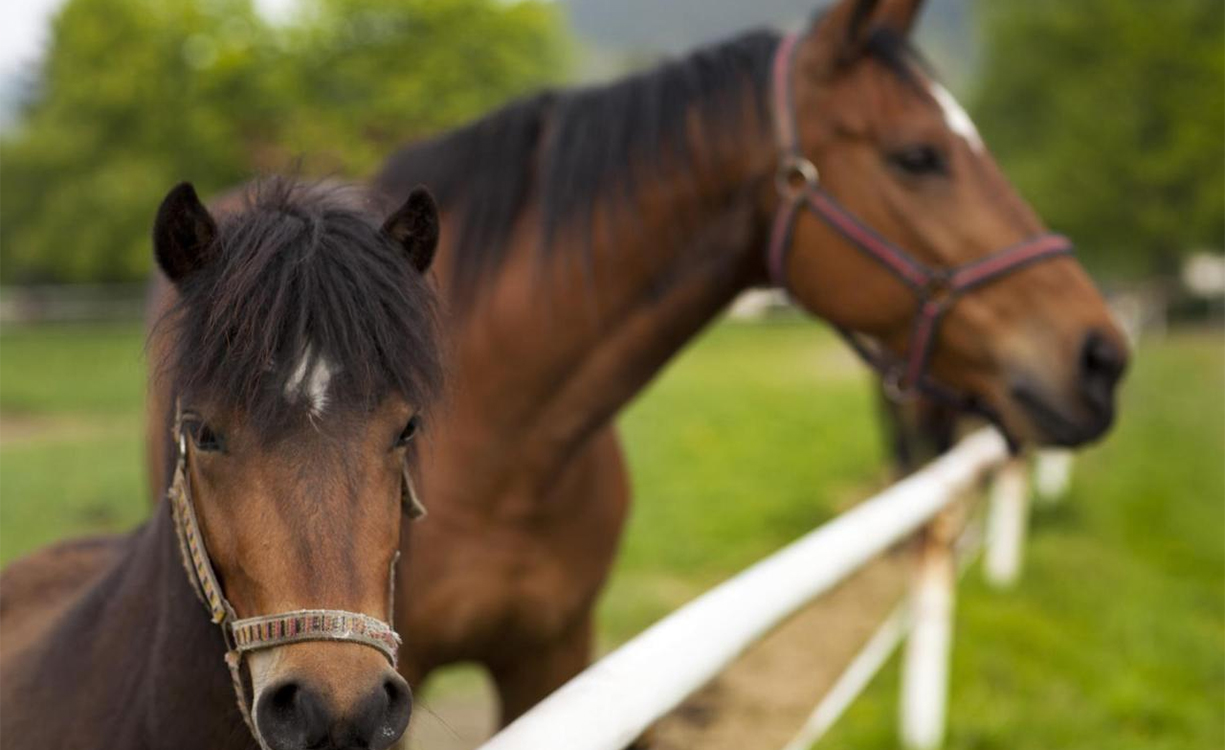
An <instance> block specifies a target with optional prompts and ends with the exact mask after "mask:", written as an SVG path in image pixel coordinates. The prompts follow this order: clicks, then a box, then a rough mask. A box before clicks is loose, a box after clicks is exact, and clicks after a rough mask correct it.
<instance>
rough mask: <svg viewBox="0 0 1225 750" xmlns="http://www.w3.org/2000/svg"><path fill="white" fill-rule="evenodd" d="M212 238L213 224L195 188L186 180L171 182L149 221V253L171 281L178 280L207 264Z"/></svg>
mask: <svg viewBox="0 0 1225 750" xmlns="http://www.w3.org/2000/svg"><path fill="white" fill-rule="evenodd" d="M215 239H217V224H216V223H215V222H214V221H213V217H212V216H211V215H209V213H208V209H207V208H205V207H204V205H203V204H202V203H200V198H199V197H198V196H197V195H196V189H195V188H194V187H192V186H191V183H190V182H181V183H179V184H178V185H175V186H174V188H173V189H171V191H170V192H169V193H167V194H166V197H165V199H163V200H162V205H161V207H160V208H158V209H157V219H156V220H154V222H153V252H154V254H155V255H156V256H157V264H158V265H159V266H161V268H162V271H164V272H165V273H166V275H167V276H168V277H170V280H171V281H173V282H175V283H178V282H179V281H182V280H183V279H185V278H186V277H187V276H189V275H191V274H192V273H193V272H195V271H198V270H200V269H201V268H203V267H204V266H205V265H207V264H208V261H209V260H210V258H211V251H212V244H213V241H214V240H215Z"/></svg>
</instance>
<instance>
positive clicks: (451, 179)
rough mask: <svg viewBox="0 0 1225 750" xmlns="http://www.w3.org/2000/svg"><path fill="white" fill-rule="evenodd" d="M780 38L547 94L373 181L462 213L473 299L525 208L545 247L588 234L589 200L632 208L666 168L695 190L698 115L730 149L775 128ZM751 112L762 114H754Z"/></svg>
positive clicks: (464, 260)
mask: <svg viewBox="0 0 1225 750" xmlns="http://www.w3.org/2000/svg"><path fill="white" fill-rule="evenodd" d="M778 42H779V36H778V34H776V33H774V32H769V31H754V32H751V33H748V34H745V35H743V36H741V37H738V38H736V39H733V40H731V41H728V42H724V43H721V44H716V45H713V46H710V47H704V48H701V49H698V50H696V51H694V52H692V53H690V54H689V55H688V56H686V57H685V58H683V59H680V60H676V61H669V62H665V63H663V64H662V65H660V66H659V67H657V68H656V69H654V70H652V71H649V72H646V73H641V74H638V75H633V76H630V77H628V78H624V79H621V80H618V81H615V82H613V83H610V84H607V85H603V86H595V87H590V88H580V89H572V90H565V91H548V92H545V93H542V94H539V95H537V96H535V97H532V98H529V99H524V100H520V101H517V102H514V103H512V104H510V105H509V106H507V107H505V108H503V109H501V110H499V111H498V112H495V113H493V114H492V115H489V116H487V117H485V118H483V119H481V120H479V121H477V122H475V123H473V124H471V125H467V126H465V127H462V128H460V129H458V130H455V131H452V132H450V133H447V134H444V135H442V136H440V137H438V138H436V139H434V140H431V141H427V142H424V143H420V144H413V145H410V146H407V147H405V148H403V149H401V150H400V151H398V152H397V153H396V154H394V155H393V156H392V157H391V158H390V159H389V160H388V162H387V163H386V164H385V166H384V168H383V171H382V173H381V174H380V175H379V176H378V177H377V178H376V181H375V184H376V185H377V186H378V187H379V188H380V189H381V190H383V191H385V192H386V193H387V194H388V195H392V196H395V197H397V198H403V197H404V196H406V195H408V191H409V190H410V189H411V188H412V187H413V186H414V185H416V184H418V183H424V184H426V185H427V186H428V187H429V188H430V190H431V191H432V192H433V193H434V196H435V197H436V198H437V199H438V201H439V204H440V205H441V207H442V209H443V210H444V211H455V210H458V211H459V212H460V213H462V216H463V218H462V220H461V221H459V222H456V223H455V224H454V225H453V226H455V227H457V231H458V236H457V237H455V239H454V246H455V252H456V253H457V256H456V257H457V259H458V260H457V262H456V264H455V274H454V282H455V289H454V291H455V292H456V293H457V295H458V296H460V297H461V298H462V297H463V296H464V295H468V294H471V292H472V291H473V290H474V288H475V287H476V286H477V285H478V284H479V282H481V281H482V280H483V279H485V278H487V277H488V276H490V275H492V274H493V273H495V272H496V271H497V269H498V268H499V266H500V265H501V263H502V261H503V259H504V258H505V256H506V253H507V252H508V250H509V247H508V244H509V243H508V242H507V239H508V237H509V236H510V234H511V232H512V231H513V228H514V224H515V221H516V220H517V219H518V218H519V215H520V213H521V212H522V211H523V209H524V208H525V207H526V206H528V205H529V204H531V203H532V201H533V198H535V199H536V201H537V202H538V203H539V207H540V211H541V216H540V221H541V227H542V237H543V246H544V249H545V250H546V251H548V250H550V249H552V248H553V246H554V245H555V243H554V240H555V239H556V237H557V235H558V234H559V232H560V231H561V230H562V229H570V230H573V231H575V232H576V233H578V234H576V236H580V235H585V233H586V229H587V227H588V224H589V221H590V219H591V212H592V208H593V206H595V205H596V203H597V202H599V201H600V200H601V199H612V200H614V201H616V204H617V205H618V207H620V208H626V207H629V206H630V205H631V201H632V198H633V194H634V190H635V186H636V185H637V184H639V183H648V182H650V181H651V180H653V179H656V178H658V177H660V176H662V175H664V174H668V175H673V176H675V175H684V176H686V177H687V178H688V180H689V181H690V184H689V185H688V189H691V190H694V191H695V192H696V191H697V189H698V187H699V186H698V181H699V180H700V178H701V170H700V169H698V168H697V167H699V164H698V163H697V159H698V158H699V157H700V156H704V154H696V153H695V152H694V150H693V148H692V146H691V144H690V137H691V135H692V132H691V131H690V127H691V125H692V123H691V121H690V119H689V118H690V116H691V115H693V114H694V113H696V114H697V118H698V122H699V126H700V127H701V128H702V130H703V131H705V132H704V133H703V135H704V140H705V141H706V146H705V147H706V148H715V149H719V148H723V149H734V148H737V147H738V145H739V144H741V143H743V141H744V140H745V139H746V138H748V137H754V136H757V135H758V134H759V132H752V133H750V132H745V131H746V129H749V128H752V129H759V128H761V127H765V126H766V123H768V112H767V109H768V100H769V86H768V81H769V75H770V62H771V60H772V58H773V55H774V50H775V49H776V48H777V46H778ZM746 104H747V105H749V107H748V108H747V109H748V111H749V112H750V113H751V114H754V115H756V116H755V117H753V118H751V119H746V118H745V117H743V116H738V115H742V114H743V113H745V111H746Z"/></svg>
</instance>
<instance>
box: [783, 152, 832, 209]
mask: <svg viewBox="0 0 1225 750" xmlns="http://www.w3.org/2000/svg"><path fill="white" fill-rule="evenodd" d="M820 182H821V174H820V173H819V172H818V171H817V165H815V164H813V163H812V161H810V160H809V159H807V158H805V157H804V156H803V155H801V154H791V155H788V156H784V157H783V158H782V161H781V162H780V163H779V165H778V172H777V173H776V174H775V175H774V187H775V188H776V189H777V190H778V193H779V195H781V196H783V197H785V198H790V199H795V198H796V197H797V196H798V195H800V194H801V193H803V192H804V191H805V190H808V189H809V188H814V187H816V186H817V184H818V183H820Z"/></svg>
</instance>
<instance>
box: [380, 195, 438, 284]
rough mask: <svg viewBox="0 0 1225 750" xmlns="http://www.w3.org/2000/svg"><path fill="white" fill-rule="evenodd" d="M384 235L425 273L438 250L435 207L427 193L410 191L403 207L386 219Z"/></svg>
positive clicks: (432, 199)
mask: <svg viewBox="0 0 1225 750" xmlns="http://www.w3.org/2000/svg"><path fill="white" fill-rule="evenodd" d="M383 231H384V232H385V233H386V234H387V236H389V237H391V238H392V239H393V240H395V241H396V242H397V243H399V244H400V246H401V247H403V248H404V251H405V252H406V253H408V259H409V261H410V262H411V263H412V264H413V267H414V268H416V269H417V270H418V271H420V272H421V273H425V271H426V269H427V268H429V267H430V263H431V262H432V261H433V260H434V251H435V250H437V249H438V206H437V205H436V204H435V203H434V198H433V196H431V195H430V191H428V190H426V189H425V188H423V187H420V186H418V187H415V188H413V192H412V193H410V194H409V196H408V200H406V201H404V205H402V206H400V207H399V208H397V209H396V210H395V211H394V212H393V213H392V214H391V216H389V217H387V221H386V222H384V223H383Z"/></svg>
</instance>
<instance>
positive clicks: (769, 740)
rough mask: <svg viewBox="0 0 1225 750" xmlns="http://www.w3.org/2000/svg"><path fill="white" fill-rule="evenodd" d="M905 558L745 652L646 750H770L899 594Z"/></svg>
mask: <svg viewBox="0 0 1225 750" xmlns="http://www.w3.org/2000/svg"><path fill="white" fill-rule="evenodd" d="M904 563H905V556H903V555H889V556H885V557H882V558H879V559H877V560H876V561H874V562H873V563H871V564H870V565H869V566H868V567H867V568H865V569H863V570H862V571H860V572H859V573H857V574H856V575H854V576H853V577H851V578H850V579H848V580H847V581H846V582H845V583H844V584H842V585H841V586H839V587H838V588H837V589H835V590H834V591H833V592H831V593H830V594H828V595H827V596H824V597H822V598H821V599H819V600H818V601H817V602H816V603H814V604H812V605H810V606H808V607H807V608H805V609H803V610H801V611H800V612H799V613H797V614H796V615H795V616H793V617H792V618H791V619H790V620H788V621H787V622H785V623H784V624H783V625H782V626H781V627H779V628H777V629H776V630H775V631H774V632H773V633H771V634H770V635H769V636H767V637H766V638H764V639H763V640H761V641H760V642H759V643H757V645H755V646H754V647H753V648H751V649H750V650H749V651H748V652H746V653H745V654H744V655H743V656H742V657H740V659H738V660H737V661H736V662H735V663H733V664H732V666H731V667H730V668H728V669H727V670H725V671H724V672H723V673H722V674H720V675H719V676H718V677H717V678H715V679H714V680H713V681H712V682H711V683H710V684H708V685H707V686H706V687H704V688H703V689H702V690H700V691H699V692H697V693H695V694H694V695H693V696H692V697H691V698H690V699H689V700H687V701H685V702H684V703H683V704H681V706H680V707H679V708H677V709H676V710H675V711H673V712H672V713H670V714H668V715H667V716H665V717H664V718H663V719H661V720H660V721H659V722H658V723H657V724H656V725H655V726H654V727H653V728H652V729H651V731H650V732H649V734H648V744H647V747H649V748H650V750H692V749H693V748H702V750H754V749H755V748H762V749H763V750H765V749H767V748H768V749H769V750H776V749H777V748H779V747H782V746H783V745H785V744H786V743H787V742H788V741H789V740H790V739H791V738H792V737H793V736H794V735H795V733H796V731H798V730H799V728H800V726H801V725H802V724H803V723H804V720H805V719H807V718H808V715H809V713H810V712H811V711H812V709H813V707H815V706H816V705H817V702H818V701H819V700H820V699H821V697H822V696H823V695H825V693H826V692H828V691H829V689H830V687H831V686H832V685H833V683H834V681H835V680H837V679H838V677H839V675H841V673H842V670H843V669H844V668H845V667H846V665H847V664H848V663H849V662H850V661H851V659H853V658H854V656H855V654H856V653H857V652H858V651H859V649H860V647H862V646H863V644H864V643H865V642H866V641H867V640H868V638H869V637H871V635H872V632H873V631H874V630H876V628H877V627H878V626H879V625H880V623H881V621H882V620H883V619H884V618H885V617H886V616H887V615H888V613H889V611H890V610H892V609H893V607H894V605H896V603H897V602H898V600H899V598H900V597H901V596H902V594H903V589H904V585H905V576H906V572H905V570H906V569H905V565H904Z"/></svg>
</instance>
